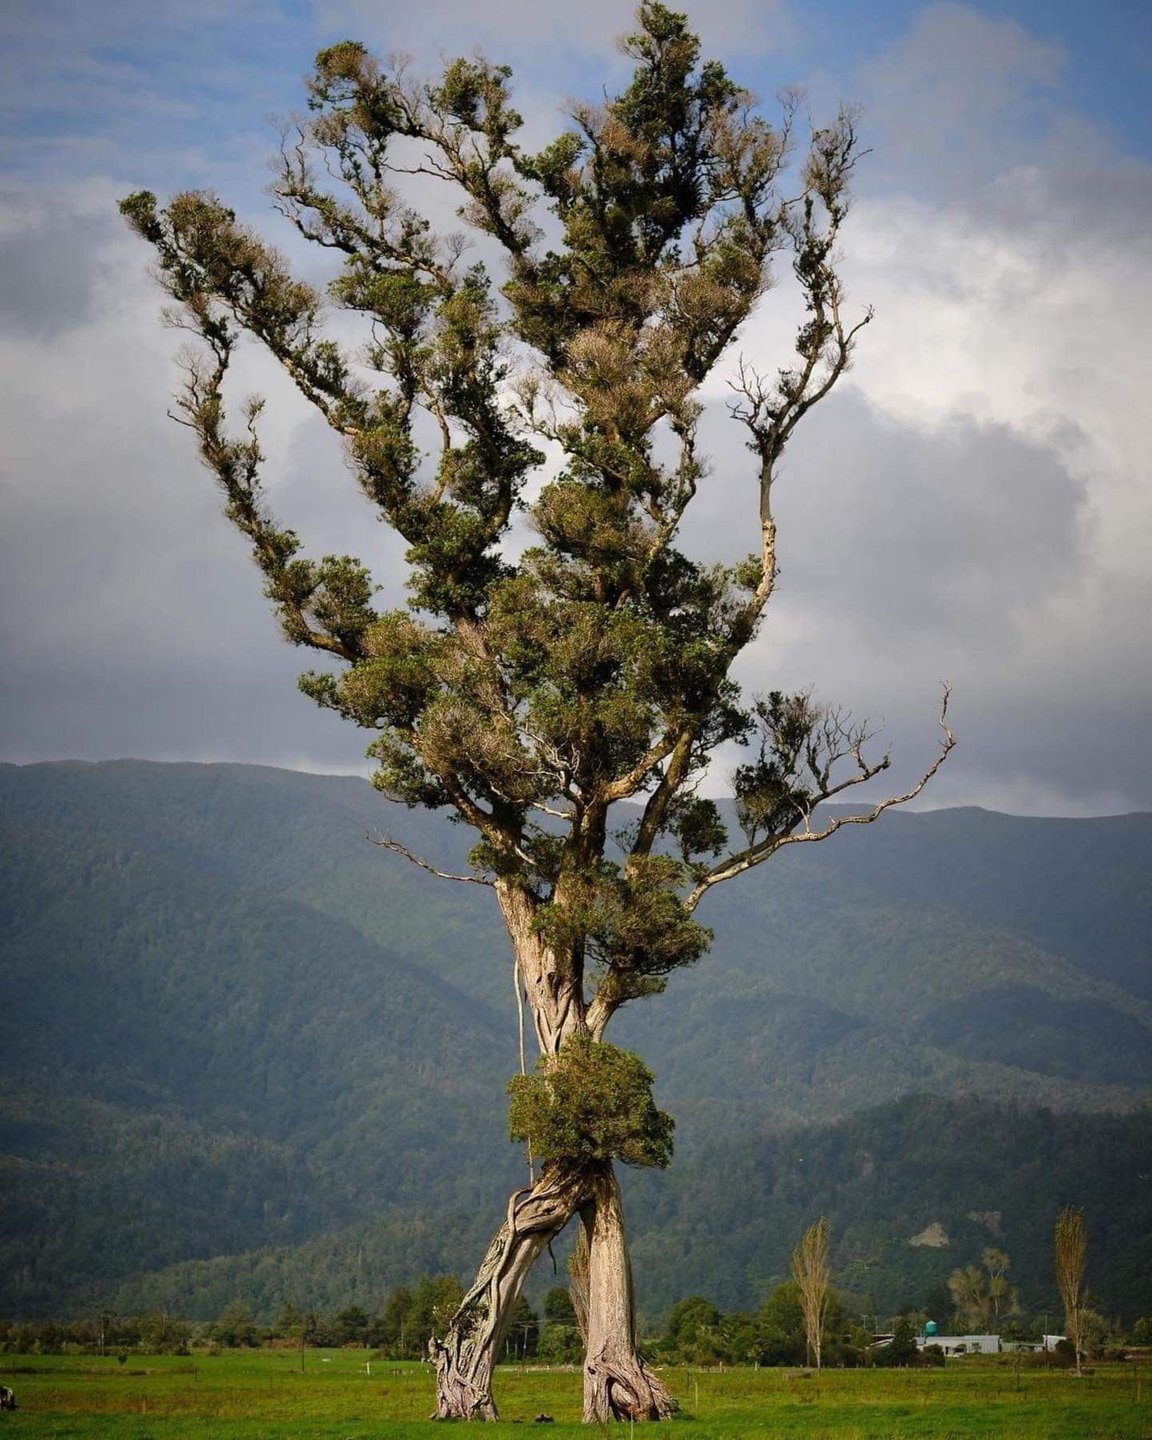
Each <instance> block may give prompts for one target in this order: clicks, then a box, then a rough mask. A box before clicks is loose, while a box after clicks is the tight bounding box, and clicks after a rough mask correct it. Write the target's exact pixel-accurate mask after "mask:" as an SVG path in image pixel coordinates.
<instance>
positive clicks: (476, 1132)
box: [0, 761, 1152, 1319]
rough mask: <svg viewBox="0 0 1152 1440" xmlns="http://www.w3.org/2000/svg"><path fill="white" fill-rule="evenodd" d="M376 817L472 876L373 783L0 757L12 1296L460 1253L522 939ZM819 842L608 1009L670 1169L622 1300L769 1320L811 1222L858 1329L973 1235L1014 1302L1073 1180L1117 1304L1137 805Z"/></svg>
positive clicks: (1138, 955) (1143, 1268) (1145, 944)
mask: <svg viewBox="0 0 1152 1440" xmlns="http://www.w3.org/2000/svg"><path fill="white" fill-rule="evenodd" d="M385 827H392V828H393V830H394V832H395V833H396V834H398V835H399V836H400V837H401V838H403V839H404V840H405V842H406V843H408V844H410V845H411V847H412V848H413V849H415V850H417V851H418V852H420V853H423V854H427V855H429V856H431V857H432V858H433V859H434V860H436V861H437V862H438V863H442V864H445V865H448V866H450V867H453V868H455V867H458V866H460V865H462V864H463V863H464V861H465V852H466V850H467V845H468V839H467V836H466V835H465V834H464V833H462V832H461V831H460V830H459V829H458V828H455V827H453V826H451V825H448V824H446V823H444V822H442V821H440V820H438V819H437V818H435V817H431V816H428V815H426V814H422V813H419V812H405V811H402V810H401V811H397V810H395V808H394V807H389V806H387V805H386V804H385V803H384V802H383V801H382V800H381V799H380V798H379V797H378V796H376V795H375V794H374V793H373V792H372V790H371V788H370V787H369V786H368V785H367V784H366V783H365V782H363V781H360V780H355V779H341V778H331V777H319V776H309V775H301V774H297V773H292V772H283V771H276V770H269V769H262V768H259V767H249V766H217V765H211V766H198V765H158V764H146V763H142V762H134V761H123V762H115V763H107V764H100V765H88V764H80V763H66V764H55V765H37V766H28V767H14V766H4V767H0V911H2V915H3V924H2V927H0V975H2V981H3V996H4V1004H3V1008H2V1010H0V1317H5V1316H7V1317H10V1318H34V1317H36V1316H44V1315H51V1314H55V1315H64V1314H82V1313H87V1312H89V1311H91V1310H92V1309H93V1307H97V1306H100V1305H104V1304H109V1305H113V1306H115V1307H116V1308H119V1309H121V1310H132V1309H147V1308H153V1307H155V1308H168V1309H170V1310H171V1311H173V1312H174V1313H182V1314H186V1315H188V1316H189V1317H190V1318H192V1319H209V1318H213V1317H216V1316H218V1315H219V1314H220V1313H221V1311H222V1310H223V1309H224V1307H225V1306H227V1305H228V1304H229V1303H230V1302H231V1301H233V1300H243V1301H244V1302H246V1303H247V1304H249V1305H250V1306H251V1307H252V1309H253V1311H254V1312H255V1313H256V1314H258V1315H260V1316H264V1317H267V1318H269V1319H271V1318H272V1317H273V1316H274V1315H275V1314H276V1313H277V1312H278V1310H279V1308H280V1307H281V1306H282V1305H284V1304H285V1303H292V1304H295V1305H297V1306H298V1307H299V1308H300V1309H301V1310H309V1309H315V1310H322V1309H338V1308H339V1307H341V1306H348V1305H356V1306H362V1307H363V1308H364V1309H365V1310H366V1311H367V1312H369V1313H371V1314H375V1313H377V1312H378V1311H379V1309H380V1306H381V1304H382V1303H383V1298H384V1296H386V1295H387V1294H389V1293H391V1292H392V1291H394V1290H395V1289H396V1287H397V1286H399V1285H404V1284H407V1283H410V1282H413V1281H415V1280H416V1279H417V1278H418V1277H419V1276H421V1275H428V1274H436V1273H444V1272H448V1273H451V1272H457V1273H460V1274H464V1273H466V1272H468V1271H469V1270H470V1269H471V1268H472V1266H473V1265H474V1264H475V1261H476V1259H477V1257H478V1255H479V1252H480V1250H481V1249H482V1247H483V1244H484V1243H485V1238H486V1236H487V1234H488V1233H489V1231H490V1229H491V1227H492V1225H493V1223H494V1220H495V1219H496V1218H497V1212H498V1210H499V1208H500V1205H501V1195H502V1193H504V1192H505V1191H506V1189H507V1187H509V1186H511V1185H512V1184H514V1183H515V1182H516V1180H517V1177H518V1176H520V1175H522V1174H523V1173H524V1170H523V1157H522V1156H521V1154H520V1152H519V1150H518V1148H517V1147H516V1146H513V1145H511V1144H506V1145H503V1146H502V1150H501V1153H504V1154H505V1155H506V1166H505V1170H504V1173H503V1174H501V1175H499V1176H493V1174H492V1173H491V1169H490V1163H489V1162H488V1161H487V1160H485V1158H484V1157H486V1156H488V1157H490V1155H491V1153H492V1151H493V1149H494V1148H501V1145H502V1141H503V1138H504V1136H505V1135H506V1102H505V1097H504V1085H505V1082H506V1080H507V1079H508V1077H509V1076H510V1075H511V1074H512V1073H513V1072H514V1071H515V1070H516V1069H517V1066H518V1057H517V1043H516V1025H515V1010H514V1004H513V986H512V975H511V957H510V956H509V955H508V954H507V952H506V942H505V941H504V940H503V939H502V934H501V929H500V927H499V923H498V919H497V916H496V914H495V912H494V908H490V906H489V904H488V901H489V899H490V897H489V896H487V894H486V893H484V892H482V891H479V890H478V889H477V888H476V887H471V886H451V885H446V884H442V883H439V882H436V881H434V880H432V879H431V878H430V877H427V876H425V875H423V874H421V873H420V872H418V871H416V870H414V869H413V868H412V867H410V866H408V865H407V864H406V863H405V862H404V861H403V860H401V859H400V858H398V857H397V856H395V855H392V854H390V853H388V852H386V851H385V850H383V849H381V848H379V847H377V846H374V845H372V844H371V843H369V836H370V835H371V834H372V833H373V832H375V831H377V830H379V829H381V828H385ZM803 850H804V853H803V854H802V855H801V854H799V853H797V852H795V851H794V852H791V853H786V854H783V855H781V856H780V857H778V859H777V860H775V861H774V862H773V863H772V864H771V865H769V866H766V867H764V869H763V870H762V871H760V872H757V873H756V874H754V875H751V876H749V877H747V878H746V880H745V881H744V882H743V883H741V884H740V885H735V886H732V887H729V890H728V892H727V893H726V894H724V895H723V896H722V897H721V898H719V899H718V900H717V901H715V902H714V903H713V904H712V909H711V910H710V911H709V910H707V909H706V908H705V907H702V913H701V919H702V920H703V921H704V922H705V923H707V924H709V925H710V926H712V927H713V928H714V930H715V943H714V945H713V949H712V952H711V953H710V954H709V955H708V956H706V957H705V958H704V959H703V960H702V961H701V962H700V963H699V965H698V966H697V967H696V968H695V969H694V970H693V971H689V972H686V973H683V974H680V975H677V976H675V977H674V979H673V981H672V983H671V985H670V987H669V993H668V996H667V997H666V998H665V1000H664V1001H662V1003H661V1004H660V1006H659V1007H658V1008H657V1007H653V1008H652V1009H651V1010H645V1008H644V1007H643V1006H642V1005H638V1006H636V1007H635V1009H634V1013H633V1014H631V1015H628V1014H625V1016H623V1017H622V1019H621V1023H620V1027H619V1028H620V1030H621V1037H620V1038H621V1042H622V1043H625V1044H627V1045H629V1046H630V1047H634V1048H636V1049H638V1050H639V1051H640V1052H641V1053H642V1054H643V1055H644V1057H645V1059H646V1061H647V1063H648V1064H649V1065H650V1066H651V1067H652V1069H653V1070H655V1071H656V1073H657V1077H658V1078H657V1097H658V1099H659V1102H660V1104H661V1105H662V1106H663V1107H665V1108H667V1109H668V1110H670V1111H671V1112H672V1114H673V1115H674V1116H675V1117H676V1119H677V1131H676V1147H677V1153H676V1159H675V1160H674V1162H673V1165H672V1167H671V1169H670V1170H669V1171H668V1172H667V1173H665V1174H652V1173H644V1174H636V1175H633V1176H630V1177H628V1181H629V1183H628V1190H627V1201H628V1205H629V1211H630V1217H631V1218H630V1223H631V1226H632V1229H633V1233H634V1236H635V1258H636V1263H637V1270H638V1281H639V1287H640V1303H641V1306H642V1308H643V1310H644V1311H645V1313H647V1314H651V1315H658V1314H663V1313H666V1311H667V1309H668V1308H669V1307H670V1306H671V1305H672V1304H673V1302H675V1301H676V1300H678V1299H680V1298H682V1297H684V1296H686V1295H690V1294H694V1293H695V1294H702V1295H706V1296H708V1297H709V1299H710V1300H712V1301H714V1302H715V1303H716V1304H718V1305H720V1306H721V1307H723V1308H725V1309H754V1308H755V1307H757V1306H759V1305H760V1304H761V1303H762V1302H763V1300H764V1298H765V1296H766V1295H767V1294H768V1293H770V1292H771V1290H772V1289H773V1288H774V1287H775V1286H776V1285H777V1284H779V1283H780V1282H781V1281H782V1280H784V1279H786V1278H787V1267H788V1256H789V1254H790V1252H791V1249H792V1248H793V1246H794V1245H795V1243H796V1241H797V1239H798V1237H799V1235H800V1233H801V1232H802V1231H803V1229H804V1228H805V1227H806V1225H808V1224H809V1223H810V1222H811V1221H812V1219H813V1218H814V1217H815V1216H816V1215H818V1214H821V1213H823V1214H826V1215H827V1216H828V1217H829V1219H830V1221H831V1223H832V1228H833V1237H834V1247H833V1262H834V1267H835V1271H836V1276H837V1283H838V1284H840V1285H841V1286H842V1287H844V1288H846V1289H848V1290H850V1291H852V1292H853V1293H854V1294H856V1295H858V1296H862V1297H866V1298H867V1299H868V1300H869V1301H870V1302H871V1303H872V1304H873V1305H874V1306H875V1308H876V1309H877V1310H879V1311H881V1312H888V1313H893V1312H895V1311H896V1310H897V1309H899V1308H900V1307H901V1306H902V1305H904V1304H912V1305H916V1306H923V1304H924V1303H925V1302H926V1299H927V1297H928V1296H929V1295H930V1294H931V1293H932V1292H933V1289H934V1288H935V1289H937V1290H938V1288H939V1286H940V1285H941V1284H942V1283H943V1282H944V1281H945V1280H946V1278H947V1275H948V1273H949V1272H950V1271H951V1270H952V1269H953V1268H955V1267H956V1266H959V1265H964V1264H968V1263H971V1262H974V1261H976V1260H977V1259H978V1258H979V1254H980V1251H981V1248H982V1247H983V1246H985V1245H987V1244H990V1243H995V1244H998V1245H1002V1246H1003V1247H1004V1248H1005V1249H1007V1250H1008V1251H1009V1252H1010V1253H1011V1255H1012V1259H1013V1279H1014V1282H1015V1283H1016V1284H1017V1285H1018V1286H1019V1287H1020V1290H1021V1294H1022V1298H1023V1300H1024V1302H1025V1304H1026V1305H1027V1307H1028V1308H1029V1309H1030V1310H1031V1309H1038V1308H1040V1307H1042V1306H1044V1305H1046V1304H1048V1303H1049V1300H1050V1298H1051V1296H1052V1290H1053V1287H1052V1281H1051V1275H1050V1264H1049V1255H1050V1238H1051V1225H1052V1221H1053V1219H1054V1217H1055V1214H1056V1212H1057V1210H1058V1209H1059V1207H1060V1206H1061V1205H1063V1204H1076V1205H1082V1206H1083V1207H1084V1208H1085V1211H1086V1212H1087V1215H1088V1220H1089V1227H1090V1231H1091V1234H1092V1243H1091V1250H1090V1258H1089V1277H1088V1278H1089V1285H1090V1288H1091V1289H1092V1291H1093V1293H1094V1295H1095V1296H1097V1297H1098V1300H1099V1303H1100V1305H1101V1306H1103V1307H1104V1308H1105V1309H1107V1310H1108V1311H1109V1313H1116V1314H1122V1315H1125V1316H1127V1317H1129V1318H1132V1317H1134V1316H1137V1315H1140V1314H1146V1313H1148V1311H1149V1309H1150V1308H1152V1303H1150V1297H1152V1239H1150V1237H1152V1201H1150V1199H1149V1195H1150V1193H1152V1191H1150V1187H1149V1184H1148V1179H1149V1176H1150V1175H1152V1111H1150V1110H1149V1108H1148V1106H1147V1103H1146V1099H1147V1096H1148V1094H1149V1091H1150V1090H1152V1043H1150V1042H1152V978H1150V977H1152V966H1150V965H1149V937H1150V936H1152V880H1150V878H1149V877H1150V876H1152V864H1150V862H1152V816H1146V815H1132V816H1121V817H1114V818H1109V819H1101V820H1037V819H1015V818H1011V817H1006V816H1000V815H994V814H990V813H987V812H983V811H978V810H960V811H939V812H932V813H926V814H916V815H905V814H891V815H888V816H885V817H884V818H883V820H882V821H881V822H879V823H878V824H877V825H876V826H874V827H871V831H870V833H860V832H856V833H852V832H851V831H850V830H848V831H844V832H841V834H839V835H837V836H836V837H834V839H833V840H832V841H830V842H828V843H827V844H826V845H823V846H820V847H803ZM449 1155H452V1156H454V1157H455V1160H454V1162H453V1163H446V1157H448V1156H449ZM933 1225H935V1226H937V1227H938V1229H937V1230H935V1231H933V1232H932V1233H933V1235H934V1236H935V1237H937V1238H938V1236H939V1233H940V1232H941V1231H942V1232H943V1234H944V1235H945V1236H946V1237H947V1244H940V1245H930V1244H926V1243H921V1244H913V1243H911V1242H912V1241H913V1240H914V1239H915V1238H916V1237H919V1236H922V1235H923V1233H924V1232H925V1231H926V1230H928V1229H929V1227H932V1226H933ZM560 1258H562V1257H560ZM555 1283H556V1279H555V1276H553V1275H552V1273H551V1271H550V1269H549V1270H548V1271H547V1273H544V1271H543V1268H542V1273H541V1275H540V1276H539V1279H538V1282H537V1287H536V1291H535V1292H534V1293H537V1294H540V1293H543V1290H544V1289H546V1288H547V1287H548V1286H549V1285H554V1284H555Z"/></svg>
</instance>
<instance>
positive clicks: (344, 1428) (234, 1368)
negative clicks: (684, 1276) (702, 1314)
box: [0, 1350, 1152, 1440]
mask: <svg viewBox="0 0 1152 1440" xmlns="http://www.w3.org/2000/svg"><path fill="white" fill-rule="evenodd" d="M366 1366H367V1357H366V1354H365V1352H364V1351H354V1350H335V1351H309V1352H308V1355H307V1357H306V1362H305V1370H304V1373H301V1370H300V1357H299V1354H298V1353H294V1352H292V1351H251V1352H239V1353H224V1354H221V1355H218V1356H212V1355H199V1356H196V1357H194V1358H192V1359H178V1358H169V1357H157V1358H151V1357H149V1358H146V1359H143V1358H139V1357H130V1358H129V1360H128V1362H127V1363H126V1364H124V1365H119V1364H118V1363H117V1362H116V1360H115V1359H112V1358H109V1359H99V1358H94V1357H90V1356H43V1357H41V1356H22V1355H19V1356H18V1355H5V1356H0V1381H4V1382H5V1383H7V1384H9V1385H11V1386H12V1387H13V1389H14V1390H15V1391H16V1396H17V1400H18V1403H19V1405H20V1409H19V1410H18V1411H16V1412H14V1413H11V1414H8V1413H5V1414H0V1440H7V1437H9V1436H12V1437H15V1436H17V1435H19V1436H27V1437H36V1440H49V1437H51V1440H105V1437H116V1440H369V1437H372V1440H415V1437H418V1436H419V1437H421V1440H432V1437H434V1436H438V1435H442V1434H443V1431H442V1430H434V1429H433V1427H432V1426H431V1425H430V1424H429V1423H428V1421H427V1418H426V1417H427V1415H428V1413H429V1411H430V1410H431V1408H432V1404H433V1392H432V1378H431V1374H430V1372H429V1370H428V1369H427V1367H423V1366H419V1365H412V1364H408V1365H400V1364H392V1363H389V1362H385V1361H376V1362H371V1364H370V1373H369V1369H368V1368H366ZM666 1378H667V1379H668V1380H669V1382H670V1384H671V1387H672V1390H673V1393H674V1394H675V1395H676V1396H677V1397H678V1398H679V1400H680V1403H681V1405H682V1407H683V1411H682V1414H681V1415H680V1416H679V1417H678V1418H677V1419H676V1420H674V1421H670V1422H668V1423H666V1424H663V1425H654V1426H650V1427H647V1428H646V1429H645V1432H644V1433H645V1440H661V1437H663V1440H727V1437H736V1436H740V1437H749V1440H768V1437H769V1436H771V1437H773V1440H790V1437H797V1440H799V1437H805V1440H913V1437H915V1440H1152V1374H1148V1375H1144V1374H1143V1372H1140V1371H1134V1370H1133V1369H1132V1368H1131V1367H1124V1366H1112V1367H1098V1368H1097V1369H1096V1370H1095V1372H1094V1373H1093V1374H1092V1375H1091V1376H1089V1377H1085V1378H1084V1379H1082V1380H1077V1379H1076V1378H1075V1377H1074V1376H1069V1375H1067V1374H1065V1373H1063V1372H1059V1371H1042V1370H1024V1371H1022V1372H1021V1373H1020V1374H1019V1375H1016V1374H1015V1373H1014V1371H1013V1369H1012V1367H1011V1365H1007V1364H991V1363H987V1362H981V1361H972V1360H966V1361H954V1362H951V1363H950V1364H949V1366H948V1367H947V1368H946V1369H944V1370H912V1371H903V1370H899V1371H883V1370H866V1371H828V1372H826V1373H825V1374H823V1375H822V1376H820V1377H819V1378H815V1377H809V1376H806V1375H803V1374H801V1373H799V1372H796V1371H789V1370H726V1371H720V1372H705V1371H681V1370H675V1371H670V1372H666ZM497 1400H498V1403H499V1405H500V1408H501V1413H502V1415H503V1416H504V1417H505V1418H504V1420H503V1421H502V1422H501V1423H500V1424H498V1425H493V1426H486V1427H484V1428H483V1430H482V1432H481V1433H482V1434H483V1436H484V1440H489V1437H491V1440H510V1437H512V1436H514V1435H519V1436H522V1435H523V1433H524V1432H523V1430H522V1429H521V1428H520V1426H521V1425H522V1424H523V1423H524V1422H531V1421H532V1420H533V1419H534V1417H535V1416H536V1415H538V1414H540V1413H541V1412H543V1413H546V1414H549V1415H551V1416H553V1417H554V1418H555V1420H556V1422H557V1423H556V1424H555V1425H554V1426H549V1427H548V1429H547V1430H546V1431H545V1432H544V1433H546V1434H548V1435H550V1436H553V1437H555V1440H561V1437H567V1440H572V1437H575V1436H577V1435H579V1436H582V1437H583V1440H587V1437H588V1436H589V1434H595V1433H596V1432H595V1430H594V1429H591V1430H590V1429H589V1428H587V1427H583V1426H580V1425H579V1424H578V1423H577V1422H578V1420H579V1414H580V1378H579V1375H578V1374H576V1373H574V1372H562V1371H561V1372H555V1371H541V1370H525V1371H520V1370H517V1369H502V1370H501V1371H500V1372H499V1374H498V1378H497ZM514 1427H515V1428H514ZM612 1429H613V1433H614V1434H616V1435H621V1434H623V1433H624V1427H623V1426H618V1427H612Z"/></svg>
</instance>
